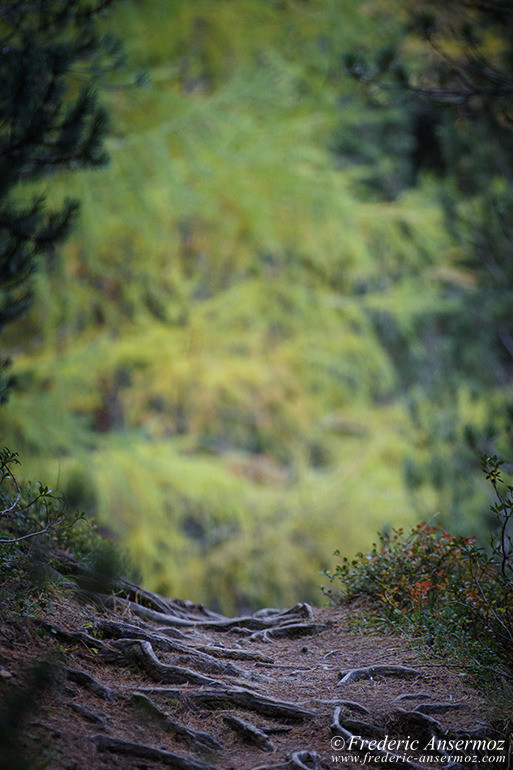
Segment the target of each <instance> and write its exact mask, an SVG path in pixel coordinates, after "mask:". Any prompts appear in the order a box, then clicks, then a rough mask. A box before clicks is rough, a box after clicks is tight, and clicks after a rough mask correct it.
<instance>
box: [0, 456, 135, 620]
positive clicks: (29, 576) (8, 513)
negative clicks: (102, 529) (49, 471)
mask: <svg viewBox="0 0 513 770" xmlns="http://www.w3.org/2000/svg"><path fill="white" fill-rule="evenodd" d="M17 465H19V459H18V455H17V453H15V452H11V451H10V450H9V449H7V448H4V449H1V450H0V585H2V591H3V595H4V598H10V599H11V604H12V603H14V607H15V608H16V610H17V611H18V612H21V613H22V614H26V613H27V612H30V607H31V595H32V594H37V593H38V592H40V590H41V589H42V588H43V586H44V585H45V584H46V583H47V581H48V579H49V578H50V577H51V576H55V575H56V574H57V573H56V570H55V566H56V564H57V562H56V560H58V559H59V553H62V552H63V551H67V552H69V553H71V554H72V555H73V557H74V559H75V560H77V561H80V562H82V564H84V565H85V566H86V568H88V572H89V573H90V575H91V576H93V575H94V579H95V581H96V583H97V584H100V583H101V584H105V583H106V582H108V581H109V580H110V579H111V578H113V577H115V576H118V575H119V574H120V573H121V572H122V571H123V569H125V568H126V566H127V565H126V564H124V562H123V559H122V557H121V556H120V555H119V554H118V552H117V550H116V548H115V546H114V545H113V544H112V543H110V542H109V541H107V540H106V539H105V538H103V537H101V536H100V535H99V534H98V532H97V531H96V525H95V523H94V521H93V520H91V519H88V518H86V516H85V515H84V514H83V513H78V512H76V511H73V510H71V509H70V508H69V507H68V506H66V504H65V502H64V501H63V499H62V497H61V496H59V495H58V494H55V493H54V492H52V490H50V489H48V487H46V486H43V485H42V484H39V483H23V484H19V483H18V481H17V480H16V477H15V475H14V469H15V467H16V466H17ZM59 571H61V572H62V568H61V566H60V565H59ZM88 572H87V571H86V573H85V575H84V572H83V571H82V579H83V580H84V579H85V577H86V576H87V574H88Z"/></svg>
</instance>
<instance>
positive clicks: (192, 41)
mask: <svg viewBox="0 0 513 770" xmlns="http://www.w3.org/2000/svg"><path fill="white" fill-rule="evenodd" d="M360 6H361V3H359V2H356V0H354V1H352V2H344V3H340V2H339V0H336V1H335V0H317V1H316V2H310V3H302V2H292V1H291V2H286V3H262V2H257V0H238V1H237V2H233V1H231V0H230V1H229V0H216V2H215V3H212V2H210V1H207V0H203V1H197V0H181V2H174V3H171V4H170V3H168V2H165V1H164V0H162V1H161V2H157V0H144V1H142V2H137V3H136V2H132V3H128V4H126V5H125V6H123V7H120V9H119V10H118V12H117V15H116V17H115V19H114V20H113V22H112V26H113V27H114V28H115V30H116V32H118V33H119V34H120V35H121V36H122V37H124V38H125V40H126V45H127V49H128V53H129V57H131V60H132V62H133V63H134V64H135V65H137V66H139V65H141V66H144V67H146V68H147V69H148V72H149V75H150V83H149V85H148V86H147V87H146V89H125V90H119V91H113V92H111V93H110V92H109V93H107V95H106V96H105V99H106V101H107V102H108V106H109V107H110V111H111V117H112V122H113V135H112V137H111V139H110V140H109V144H108V147H109V151H110V153H111V164H110V166H109V167H108V168H107V169H105V170H102V171H96V172H94V173H93V172H80V173H74V174H73V176H72V177H70V178H63V179H62V180H59V179H57V180H55V184H54V185H53V187H52V189H51V190H49V195H50V197H53V196H59V195H61V194H66V195H72V196H76V197H77V198H79V199H80V200H81V202H82V216H81V222H80V226H79V228H78V229H77V230H76V232H75V234H74V236H73V237H72V238H71V240H70V241H69V242H68V243H67V245H66V246H65V248H64V249H63V254H62V261H60V262H59V261H57V262H56V263H55V264H49V265H46V266H42V269H41V270H40V272H39V273H38V276H37V305H36V308H35V310H34V312H33V313H32V315H31V316H30V317H29V318H27V319H26V320H25V321H24V322H23V323H22V324H20V325H19V326H18V329H17V332H16V334H17V338H14V337H13V352H15V353H16V370H17V373H18V376H19V383H20V388H19V391H18V392H17V393H15V394H14V395H13V397H12V399H11V402H10V404H9V405H8V408H7V410H6V415H5V421H4V429H3V430H4V436H3V440H4V442H5V443H10V444H11V445H12V446H16V447H17V448H19V449H20V450H21V451H22V452H23V458H24V468H25V472H26V473H34V474H37V475H39V476H41V477H43V478H45V479H48V481H49V483H54V480H55V481H57V482H58V483H59V484H60V485H61V486H62V487H63V488H64V489H66V486H67V485H72V481H73V480H74V481H73V483H75V482H76V481H77V479H79V480H80V478H81V477H82V478H83V479H85V481H83V482H81V483H82V488H87V487H91V488H92V490H93V494H92V498H94V499H95V501H96V502H95V505H96V507H97V513H98V516H99V518H100V520H101V521H102V522H103V523H105V524H106V525H108V526H109V527H110V528H111V529H112V530H113V531H114V532H115V533H117V534H118V535H119V536H120V537H121V538H122V540H123V542H124V543H125V544H126V545H127V546H128V547H129V550H130V552H131V554H132V556H133V558H134V560H135V562H136V564H137V565H138V567H139V569H140V571H141V573H142V576H143V578H144V580H145V583H146V584H147V585H148V586H149V587H150V588H157V589H160V590H162V591H164V592H166V593H172V594H179V595H180V596H183V597H184V598H191V599H195V600H205V601H206V602H208V603H210V604H218V605H220V606H222V607H223V608H225V609H226V608H233V607H234V606H235V605H238V606H242V605H256V604H260V603H263V602H264V603H284V602H291V601H294V600H295V599H297V598H300V597H301V598H310V599H315V596H316V593H315V591H316V586H317V584H318V582H319V578H318V576H317V572H318V570H319V569H321V568H326V567H328V566H330V564H329V554H331V553H332V551H333V550H334V548H336V547H338V546H340V544H341V543H343V544H344V550H347V552H351V551H352V550H354V549H355V548H358V547H362V546H363V545H364V544H365V542H366V540H367V538H368V536H369V535H370V533H371V532H373V531H374V530H375V529H376V527H380V526H383V525H386V524H387V523H388V522H393V523H394V524H395V525H402V524H404V523H406V521H407V520H408V518H409V513H408V508H407V504H406V500H405V495H404V491H403V483H402V476H401V466H402V462H403V459H404V457H405V456H406V455H407V454H408V452H409V450H410V446H411V444H410V443H409V441H410V439H409V436H408V428H407V419H406V416H405V414H404V413H403V410H402V407H401V405H400V403H399V402H397V401H395V400H394V399H395V394H396V387H397V382H396V375H395V372H394V367H393V365H392V362H391V361H390V359H389V357H388V354H387V353H386V351H385V349H384V348H383V346H382V344H381V343H380V341H379V339H378V338H377V335H376V332H375V330H374V326H373V324H372V322H371V315H370V314H371V313H380V314H384V315H386V314H388V315H389V316H390V317H391V318H393V319H394V323H397V324H398V326H399V328H400V329H401V330H402V332H403V333H404V334H410V333H412V331H413V330H414V329H415V324H416V319H418V317H419V316H421V315H422V314H423V313H427V312H430V311H431V310H432V309H433V308H434V307H436V306H437V303H439V302H440V300H439V288H440V285H441V284H442V282H443V280H444V277H443V276H442V274H441V272H440V271H441V270H442V267H443V266H446V267H447V265H448V264H449V263H450V262H451V259H450V252H449V246H450V244H449V243H448V242H447V240H446V238H445V236H444V235H443V231H442V228H441V224H440V216H439V212H438V210H437V208H436V205H435V204H434V203H433V202H432V200H431V199H432V196H431V192H430V189H429V187H426V188H425V189H423V190H421V191H420V192H418V191H417V192H416V193H415V194H413V193H412V194H408V195H406V194H405V195H404V196H403V197H402V198H401V199H400V200H398V201H396V202H395V203H389V204H386V205H384V204H377V203H372V202H369V203H362V202H361V201H359V200H358V199H357V197H356V194H355V185H356V187H357V179H358V169H357V168H355V167H354V166H350V165H348V166H347V168H344V167H343V166H342V167H341V166H340V164H339V165H337V164H336V163H335V161H334V159H333V157H332V156H331V155H330V154H329V152H328V151H327V149H326V147H327V144H328V139H329V135H330V131H331V129H332V128H333V126H334V125H335V123H337V124H338V125H339V126H340V124H342V125H344V124H345V125H346V126H347V130H348V131H354V130H357V129H356V127H355V126H356V121H355V114H354V111H355V109H363V108H360V107H358V103H357V102H356V101H355V99H354V93H353V89H354V86H352V85H351V84H350V83H348V82H346V81H345V80H344V77H343V75H342V71H341V69H340V64H339V62H340V55H341V53H342V52H343V50H344V48H345V46H347V45H348V44H350V43H354V42H355V40H358V39H359V38H360V37H363V38H364V37H365V34H368V33H366V29H367V27H366V25H367V22H368V21H369V18H368V15H366V14H365V13H364V14H363V15H362V14H360V13H359V12H360ZM368 10H369V9H368V8H367V12H368ZM384 23H388V22H387V20H386V19H385V21H384ZM342 97H343V98H342ZM454 270H457V268H456V267H455V268H454ZM20 339H21V340H23V343H24V345H23V352H21V350H19V349H18V348H17V347H16V343H17V341H18V340H20ZM15 348H16V349H15ZM79 486H80V484H79ZM79 502H80V500H78V501H77V503H79ZM93 507H94V506H93Z"/></svg>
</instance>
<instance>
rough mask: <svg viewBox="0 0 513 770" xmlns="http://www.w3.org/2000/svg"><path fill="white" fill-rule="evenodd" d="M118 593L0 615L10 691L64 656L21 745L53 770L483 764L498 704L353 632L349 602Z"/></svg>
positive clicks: (445, 669)
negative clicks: (12, 617) (232, 611)
mask: <svg viewBox="0 0 513 770" xmlns="http://www.w3.org/2000/svg"><path fill="white" fill-rule="evenodd" d="M116 594H117V595H116V597H115V598H113V597H112V596H110V597H108V596H104V597H102V601H101V602H99V601H98V600H97V601H96V602H94V603H92V602H85V603H84V601H81V602H79V601H77V600H76V599H75V598H74V597H73V595H72V594H71V593H70V592H67V593H66V594H62V593H58V594H57V595H56V598H55V600H52V601H51V603H50V604H49V605H48V607H47V610H46V612H37V613H35V616H34V617H33V618H32V619H30V620H29V621H27V620H26V619H24V621H23V624H22V623H21V621H17V622H12V621H10V622H7V623H6V622H4V620H3V619H2V628H3V629H4V630H3V631H2V634H1V635H0V665H1V667H2V668H1V669H0V672H1V673H2V677H1V679H0V682H1V685H0V686H1V689H2V695H3V696H4V697H5V693H6V692H9V691H12V688H13V687H14V688H16V686H17V685H19V686H20V688H21V686H22V685H23V682H24V676H25V675H24V674H23V671H24V669H25V670H26V668H27V664H28V663H29V662H31V661H32V662H33V661H34V660H41V659H48V658H49V657H52V656H53V657H55V655H57V656H58V657H59V661H60V665H59V672H60V673H59V675H58V677H57V682H56V684H55V685H54V686H53V687H52V688H51V689H50V690H49V691H48V692H46V693H45V695H44V697H43V698H42V703H41V706H40V709H39V711H38V712H37V714H36V715H34V712H32V714H31V715H30V718H29V720H28V722H27V723H26V725H25V729H24V733H23V737H22V740H21V744H22V747H23V750H24V751H25V752H26V753H27V755H28V756H29V757H30V756H33V755H34V754H36V755H37V757H38V759H39V760H42V766H43V767H46V768H50V769H51V770H54V769H55V770H57V769H58V770H61V769H62V770H64V769H66V770H78V769H79V768H80V770H101V769H102V768H123V770H136V768H137V769H140V768H146V769H149V768H160V767H172V768H181V769H183V770H207V769H208V768H210V770H212V769H213V768H218V769H219V770H256V769H257V768H258V769H259V770H267V769H268V768H269V770H270V768H273V769H275V770H278V768H282V769H283V770H285V768H300V769H303V770H304V768H307V770H313V769H314V768H318V770H321V769H326V768H334V767H337V768H349V767H355V766H356V767H357V766H365V767H372V766H374V767H393V768H397V767H409V768H421V767H426V762H427V760H426V756H427V755H428V754H429V755H430V756H431V759H430V760H429V762H430V764H429V765H428V766H438V767H440V766H443V767H466V768H468V767H480V768H482V767H485V766H487V765H486V764H483V763H484V762H485V760H484V755H485V754H486V751H483V750H480V748H481V749H482V745H483V744H482V741H483V740H484V739H491V738H492V737H494V736H493V735H492V731H491V728H490V727H489V726H487V724H486V723H487V715H489V711H487V708H486V705H485V703H484V701H483V699H482V698H481V696H480V695H479V694H478V693H477V692H476V691H475V690H474V689H473V688H472V687H471V685H470V683H469V682H468V681H467V677H466V676H465V674H464V672H463V671H462V670H461V669H457V668H454V667H451V666H449V665H445V664H444V663H443V662H440V659H435V658H432V659H428V658H427V657H426V656H423V655H422V654H421V653H420V652H419V651H418V650H417V651H415V650H414V649H413V648H412V647H410V646H409V645H408V643H407V642H406V641H405V640H404V639H403V638H401V637H398V636H394V635H392V634H390V635H378V634H374V633H368V632H363V631H361V632H358V631H356V632H355V626H354V624H351V623H350V620H351V615H352V610H351V609H350V608H340V609H315V608H312V607H310V606H309V605H306V604H298V605H296V606H295V607H292V608H290V609H288V610H270V609H268V610H261V611H260V612H257V613H255V614H253V615H248V616H245V617H239V618H226V617H224V616H221V615H218V614H216V613H212V612H209V611H208V610H205V609H204V608H203V607H201V606H197V605H194V604H192V603H189V602H182V601H176V600H166V599H163V598H162V597H160V596H158V595H156V594H151V593H150V592H148V591H145V590H143V589H141V588H139V587H137V586H134V585H132V584H131V583H128V582H127V581H121V583H119V584H118V585H117V590H116ZM369 667H370V668H369ZM495 737H497V736H495ZM451 740H453V741H454V740H459V741H462V742H463V743H462V744H460V748H458V750H456V751H453V750H452V749H451V748H450V744H449V741H451ZM438 741H442V744H441V745H440V747H439V748H440V750H438V751H437V750H435V751H432V749H433V747H434V746H437V745H438ZM463 744H464V745H465V750H463V751H462V750H461V745H463ZM476 746H477V748H476ZM350 749H351V750H350ZM499 753H500V752H499ZM502 755H503V756H504V761H503V762H500V763H497V762H495V764H494V766H497V764H499V766H502V767H507V757H506V756H505V753H504V752H502ZM469 757H471V759H469ZM35 766H36V765H34V767H35Z"/></svg>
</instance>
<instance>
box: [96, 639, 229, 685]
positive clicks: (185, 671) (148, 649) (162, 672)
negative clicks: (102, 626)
mask: <svg viewBox="0 0 513 770" xmlns="http://www.w3.org/2000/svg"><path fill="white" fill-rule="evenodd" d="M112 646H113V647H115V648H116V649H115V650H108V651H107V652H106V653H103V654H102V657H103V658H104V659H105V660H107V661H109V662H115V663H118V664H122V665H123V664H125V665H127V666H129V665H130V664H132V663H137V664H139V666H140V667H141V668H142V669H143V670H144V671H145V672H146V673H147V674H148V675H149V677H150V678H151V679H152V680H153V681H154V682H168V683H169V684H185V683H189V684H199V685H207V686H212V685H219V686H222V684H223V683H222V682H218V681H216V680H215V679H211V678H210V677H207V676H203V674H198V673H197V672H196V671H193V670H192V669H190V668H186V667H185V666H173V665H169V664H167V663H162V662H161V661H160V660H159V659H158V658H157V656H156V655H155V653H154V652H153V647H152V646H151V644H150V643H149V642H143V641H140V640H139V639H117V640H116V641H114V642H112Z"/></svg>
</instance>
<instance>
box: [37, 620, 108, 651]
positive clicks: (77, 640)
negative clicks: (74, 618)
mask: <svg viewBox="0 0 513 770" xmlns="http://www.w3.org/2000/svg"><path fill="white" fill-rule="evenodd" d="M36 622H37V623H38V625H39V626H41V628H44V629H45V631H47V632H48V633H49V634H53V635H54V636H55V638H56V639H59V641H61V642H66V643H68V644H79V645H82V646H83V647H85V648H86V649H88V650H91V649H94V650H97V651H98V652H106V653H107V652H109V648H108V647H107V645H106V644H104V643H103V642H102V641H101V640H100V639H95V638H94V637H93V636H90V635H89V634H87V633H86V632H85V631H66V630H65V629H64V628H60V627H59V626H57V625H55V623H48V622H47V621H46V620H39V619H38V620H37V621H36Z"/></svg>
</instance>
